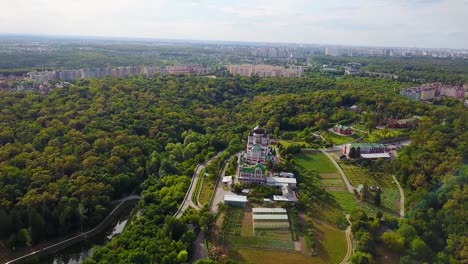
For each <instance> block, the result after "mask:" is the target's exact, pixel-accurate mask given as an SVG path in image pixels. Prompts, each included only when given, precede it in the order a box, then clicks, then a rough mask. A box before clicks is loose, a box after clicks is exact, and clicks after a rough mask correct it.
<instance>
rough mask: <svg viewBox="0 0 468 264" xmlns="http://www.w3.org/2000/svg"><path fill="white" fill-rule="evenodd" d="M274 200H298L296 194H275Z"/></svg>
mask: <svg viewBox="0 0 468 264" xmlns="http://www.w3.org/2000/svg"><path fill="white" fill-rule="evenodd" d="M273 200H274V201H277V202H297V199H296V197H294V196H283V195H273Z"/></svg>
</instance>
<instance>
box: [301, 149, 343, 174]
mask: <svg viewBox="0 0 468 264" xmlns="http://www.w3.org/2000/svg"><path fill="white" fill-rule="evenodd" d="M294 161H295V163H296V165H298V166H300V167H302V168H304V169H306V170H309V171H312V170H315V171H317V172H318V173H338V171H337V170H336V168H335V166H334V165H333V163H331V161H330V160H329V159H328V157H327V156H325V155H324V154H322V153H314V154H298V155H295V156H294Z"/></svg>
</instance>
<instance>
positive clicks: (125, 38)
mask: <svg viewBox="0 0 468 264" xmlns="http://www.w3.org/2000/svg"><path fill="white" fill-rule="evenodd" d="M3 36H18V37H46V38H56V39H58V38H68V39H76V40H80V39H82V40H92V39H99V40H110V41H111V40H114V41H115V40H121V41H131V40H133V41H159V42H163V41H173V42H186V43H192V44H204V43H212V44H215V43H218V44H219V43H225V44H229V43H230V44H268V45H271V44H276V45H296V46H298V45H299V46H300V45H309V46H318V47H327V46H332V47H356V48H396V49H425V50H457V51H468V48H448V47H444V48H431V47H418V46H414V47H408V46H406V47H405V46H380V45H375V46H373V45H349V44H331V43H324V44H320V43H303V42H271V41H250V40H246V41H244V40H209V39H185V38H156V37H128V36H104V35H66V34H65V35H61V34H41V33H8V32H0V37H3Z"/></svg>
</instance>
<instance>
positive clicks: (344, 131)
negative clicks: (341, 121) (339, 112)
mask: <svg viewBox="0 0 468 264" xmlns="http://www.w3.org/2000/svg"><path fill="white" fill-rule="evenodd" d="M333 131H334V132H335V133H338V134H341V135H352V134H353V131H352V130H351V128H350V127H347V126H343V125H335V126H334V127H333Z"/></svg>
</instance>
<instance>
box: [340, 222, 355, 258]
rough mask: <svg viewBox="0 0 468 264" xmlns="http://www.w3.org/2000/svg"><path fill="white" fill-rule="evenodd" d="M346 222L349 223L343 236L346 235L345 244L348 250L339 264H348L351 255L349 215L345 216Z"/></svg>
mask: <svg viewBox="0 0 468 264" xmlns="http://www.w3.org/2000/svg"><path fill="white" fill-rule="evenodd" d="M346 220H348V222H349V226H348V228H346V231H345V235H346V244H347V245H348V250H347V251H346V255H345V257H344V258H343V260H342V261H341V262H340V264H346V263H349V259H350V258H351V255H352V254H353V233H352V232H351V222H350V221H349V214H347V215H346Z"/></svg>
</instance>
